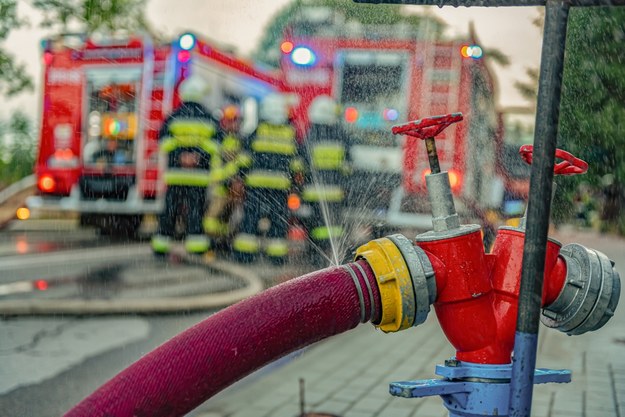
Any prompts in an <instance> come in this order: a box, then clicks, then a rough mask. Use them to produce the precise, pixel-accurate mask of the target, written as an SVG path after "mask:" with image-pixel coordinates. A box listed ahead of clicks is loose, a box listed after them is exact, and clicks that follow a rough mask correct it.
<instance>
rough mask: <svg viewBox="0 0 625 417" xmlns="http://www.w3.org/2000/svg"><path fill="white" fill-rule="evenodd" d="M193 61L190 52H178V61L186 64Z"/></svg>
mask: <svg viewBox="0 0 625 417" xmlns="http://www.w3.org/2000/svg"><path fill="white" fill-rule="evenodd" d="M190 59H191V52H189V51H184V50H183V51H179V52H178V61H179V62H182V63H185V62H187V61H189V60H190Z"/></svg>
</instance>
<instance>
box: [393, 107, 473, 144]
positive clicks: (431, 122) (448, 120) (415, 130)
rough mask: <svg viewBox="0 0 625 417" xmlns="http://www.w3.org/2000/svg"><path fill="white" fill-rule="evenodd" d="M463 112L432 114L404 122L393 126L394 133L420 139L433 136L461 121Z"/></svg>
mask: <svg viewBox="0 0 625 417" xmlns="http://www.w3.org/2000/svg"><path fill="white" fill-rule="evenodd" d="M462 118H463V116H462V113H450V114H444V115H441V116H431V117H426V118H424V119H420V120H413V121H412V122H408V123H404V124H402V125H397V126H393V127H392V132H393V134H394V135H400V134H404V135H408V136H413V137H415V138H419V139H427V138H433V137H434V136H436V135H438V134H439V133H441V132H442V131H443V130H445V129H446V128H447V127H448V126H449V125H451V124H453V123H457V122H459V121H461V120H462Z"/></svg>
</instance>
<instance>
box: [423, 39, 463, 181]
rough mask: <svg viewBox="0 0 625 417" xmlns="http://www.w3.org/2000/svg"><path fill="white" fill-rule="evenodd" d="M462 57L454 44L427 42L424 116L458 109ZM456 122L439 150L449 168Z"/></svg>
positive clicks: (442, 161) (439, 146)
mask: <svg viewBox="0 0 625 417" xmlns="http://www.w3.org/2000/svg"><path fill="white" fill-rule="evenodd" d="M461 70H462V56H461V55H460V47H459V46H458V45H457V44H455V43H452V44H437V43H434V42H428V43H427V46H426V51H425V57H424V71H423V80H422V84H421V85H422V86H423V87H422V91H423V94H422V96H421V115H422V117H427V116H434V115H440V114H448V113H455V112H457V111H459V107H458V105H459V99H458V97H459V94H460V77H461ZM455 135H456V125H452V126H450V127H449V129H447V130H446V131H445V132H443V133H441V135H440V139H446V140H441V141H439V145H438V151H439V156H440V158H441V164H442V168H443V169H449V168H450V167H451V163H452V157H453V152H454V138H455Z"/></svg>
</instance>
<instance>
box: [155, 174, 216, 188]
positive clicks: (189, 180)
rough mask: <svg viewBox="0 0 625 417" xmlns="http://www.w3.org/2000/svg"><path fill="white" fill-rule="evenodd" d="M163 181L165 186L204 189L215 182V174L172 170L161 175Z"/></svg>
mask: <svg viewBox="0 0 625 417" xmlns="http://www.w3.org/2000/svg"><path fill="white" fill-rule="evenodd" d="M163 180H164V181H165V184H167V185H187V186H195V187H205V186H207V185H209V184H211V183H213V182H215V181H216V179H215V174H213V173H212V172H211V173H210V174H209V173H208V172H206V171H199V172H198V171H196V170H174V171H167V172H165V173H164V174H163Z"/></svg>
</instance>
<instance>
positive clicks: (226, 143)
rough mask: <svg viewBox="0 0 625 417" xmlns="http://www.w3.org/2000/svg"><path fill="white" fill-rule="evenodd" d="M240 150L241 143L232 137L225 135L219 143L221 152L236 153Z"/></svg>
mask: <svg viewBox="0 0 625 417" xmlns="http://www.w3.org/2000/svg"><path fill="white" fill-rule="evenodd" d="M240 149H241V141H240V140H239V138H237V137H236V136H234V135H226V137H225V138H224V140H223V141H222V142H221V150H222V151H223V152H238V151H239V150H240Z"/></svg>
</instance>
